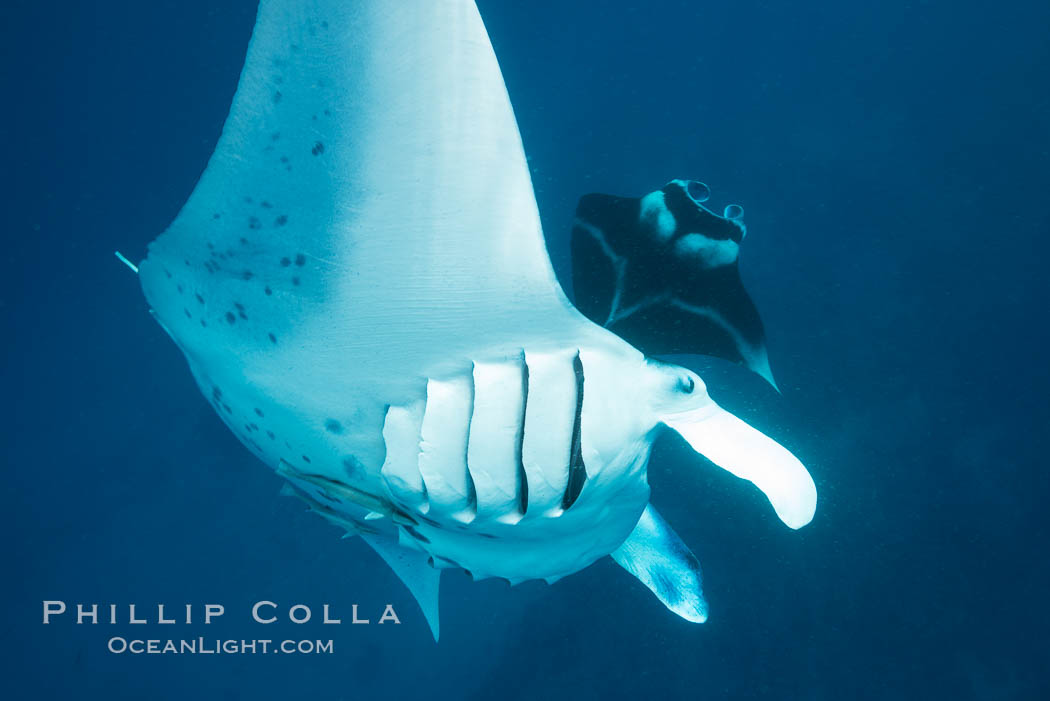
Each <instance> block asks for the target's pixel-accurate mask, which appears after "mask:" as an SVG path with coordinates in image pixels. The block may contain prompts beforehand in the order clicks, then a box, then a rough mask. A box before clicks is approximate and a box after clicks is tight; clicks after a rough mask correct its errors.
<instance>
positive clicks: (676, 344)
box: [572, 180, 776, 387]
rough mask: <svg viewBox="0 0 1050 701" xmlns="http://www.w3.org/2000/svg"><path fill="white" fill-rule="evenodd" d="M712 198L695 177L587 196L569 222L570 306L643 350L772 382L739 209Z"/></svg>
mask: <svg viewBox="0 0 1050 701" xmlns="http://www.w3.org/2000/svg"><path fill="white" fill-rule="evenodd" d="M709 196H710V191H709V190H708V188H707V186H706V185H704V184H703V183H701V182H699V181H696V180H672V181H671V182H669V183H668V184H667V185H665V186H664V187H663V188H662V189H661V190H657V191H656V192H651V193H649V194H648V195H646V196H645V197H639V198H628V197H615V196H613V195H600V194H593V195H586V196H584V197H583V198H582V199H581V200H580V203H579V205H578V206H577V209H576V221H575V222H574V224H573V230H572V266H573V288H574V290H575V292H576V296H575V302H576V306H577V307H578V308H579V310H580V311H582V312H583V313H584V314H586V315H587V318H589V319H590V320H591V321H594V322H595V323H597V324H601V325H602V326H604V327H606V328H608V329H609V330H611V331H613V332H614V333H616V334H617V335H619V336H620V337H621V338H623V339H624V340H626V341H628V342H629V343H631V345H633V346H634V347H635V348H638V349H639V350H641V351H642V352H643V353H646V354H647V355H669V354H687V353H699V354H703V355H712V356H716V357H719V358H723V359H725V360H729V361H731V362H734V363H740V364H743V365H745V366H747V367H748V368H750V369H751V370H753V371H754V372H756V373H758V374H759V375H761V376H762V377H764V378H765V379H766V380H767V381H769V383H770V384H771V385H773V386H774V387H776V382H774V380H773V373H772V371H771V370H770V368H769V356H768V354H767V351H766V341H765V331H764V330H763V327H762V320H761V319H760V318H759V316H758V310H757V309H756V308H755V304H754V302H752V301H751V297H750V296H749V295H748V294H747V290H745V289H744V283H743V281H742V280H741V279H740V269H739V267H738V264H737V257H738V255H739V252H740V244H741V242H742V241H743V239H744V236H745V235H746V233H747V229H746V228H745V227H744V223H743V216H744V211H743V209H742V208H740V207H739V206H737V205H729V206H728V207H726V208H725V212H724V215H723V216H719V215H717V214H715V213H714V212H712V211H710V210H709V209H707V208H706V207H705V206H704V205H703V203H704V202H706V201H707V199H708V197H709Z"/></svg>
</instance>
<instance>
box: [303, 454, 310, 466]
mask: <svg viewBox="0 0 1050 701" xmlns="http://www.w3.org/2000/svg"><path fill="white" fill-rule="evenodd" d="M303 462H305V463H306V464H308V465H309V464H310V458H308V457H306V456H305V455H304V456H303Z"/></svg>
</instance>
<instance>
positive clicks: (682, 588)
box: [612, 504, 707, 623]
mask: <svg viewBox="0 0 1050 701" xmlns="http://www.w3.org/2000/svg"><path fill="white" fill-rule="evenodd" d="M612 558H613V559H614V560H616V562H617V564H619V565H620V567H623V568H624V569H625V570H627V571H628V572H630V573H631V574H633V575H634V576H635V577H637V578H638V581H640V582H641V583H642V584H644V585H645V586H647V587H649V589H650V590H651V591H652V592H653V593H654V594H656V598H658V599H659V600H660V601H662V602H663V604H664V606H666V607H667V608H669V609H670V610H672V611H674V612H675V613H677V614H678V615H679V616H681V617H682V618H684V619H685V620H687V621H692V622H693V623H703V622H704V621H706V620H707V601H706V600H704V592H703V580H702V577H701V574H700V563H699V562H698V561H697V559H696V556H695V555H693V553H692V552H691V551H690V550H689V548H688V547H687V546H686V544H685V543H683V542H682V539H681V538H679V537H678V534H677V533H675V532H674V530H673V529H672V528H671V527H670V526H669V525H668V524H667V522H666V521H664V520H663V518H662V517H661V516H660V514H658V513H657V512H656V509H654V508H653V505H652V504H649V505H648V506H646V507H645V511H643V512H642V517H641V518H640V519H638V525H637V526H635V527H634V530H633V531H632V532H631V535H629V536H628V537H627V540H625V541H624V542H623V545H621V546H620V547H619V548H617V549H616V550H614V551H613V553H612Z"/></svg>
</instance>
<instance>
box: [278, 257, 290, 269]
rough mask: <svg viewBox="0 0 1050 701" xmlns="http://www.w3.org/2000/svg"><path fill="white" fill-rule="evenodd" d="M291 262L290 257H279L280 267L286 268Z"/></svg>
mask: <svg viewBox="0 0 1050 701" xmlns="http://www.w3.org/2000/svg"><path fill="white" fill-rule="evenodd" d="M291 264H292V260H291V258H282V259H281V267H282V268H287V267H288V266H289V265H291Z"/></svg>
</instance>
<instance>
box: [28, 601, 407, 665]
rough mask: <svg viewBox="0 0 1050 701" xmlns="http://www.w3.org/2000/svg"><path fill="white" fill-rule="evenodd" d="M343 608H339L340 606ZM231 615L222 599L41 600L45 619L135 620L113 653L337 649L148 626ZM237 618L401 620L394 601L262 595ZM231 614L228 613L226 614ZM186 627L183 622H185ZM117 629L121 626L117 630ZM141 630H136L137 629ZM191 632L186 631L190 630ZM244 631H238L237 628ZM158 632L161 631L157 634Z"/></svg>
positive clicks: (329, 622) (201, 622) (262, 622)
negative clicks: (291, 599) (313, 601)
mask: <svg viewBox="0 0 1050 701" xmlns="http://www.w3.org/2000/svg"><path fill="white" fill-rule="evenodd" d="M340 609H341V611H340ZM226 615H227V610H226V606H224V605H223V604H176V605H170V604H156V605H136V604H96V603H87V604H85V603H71V604H67V603H66V602H65V601H61V600H50V601H48V600H45V601H43V602H42V622H43V624H44V625H46V626H51V625H55V624H59V625H61V624H65V625H74V626H92V627H93V626H133V627H135V628H139V627H140V626H141V627H142V628H140V630H142V634H140V635H135V634H134V633H133V634H131V635H128V634H127V633H126V632H124V631H120V633H121V634H120V635H112V634H111V637H109V639H108V640H107V642H106V649H107V650H108V651H109V652H111V653H113V654H115V655H164V654H169V655H259V654H262V655H265V654H285V655H330V654H332V653H333V652H334V651H335V643H334V641H333V640H332V639H326V638H323V637H317V638H306V637H303V638H301V639H288V640H280V639H273V638H243V639H236V638H219V637H216V636H214V635H213V636H207V635H201V636H194V637H191V635H192V634H191V635H185V636H184V637H183V636H180V635H177V634H176V635H174V636H170V637H169V636H168V635H164V634H163V633H161V634H160V635H157V633H156V632H154V631H150V633H152V635H150V634H149V633H146V632H145V628H146V627H153V626H158V627H161V628H163V629H166V630H165V632H168V631H171V630H172V628H184V627H188V626H211V625H212V624H214V623H217V622H219V621H221V620H223V619H224V617H225V616H226ZM234 617H235V619H236V620H237V621H241V622H243V623H244V624H245V625H250V626H252V627H256V626H259V627H266V626H270V625H272V624H274V623H278V622H284V623H293V624H295V625H296V626H304V627H311V626H318V627H320V628H323V629H325V632H328V631H329V630H332V629H331V628H330V626H343V625H350V626H353V627H355V628H357V627H358V626H372V625H384V624H393V625H395V626H396V625H400V623H401V620H400V619H399V618H398V615H397V612H396V611H394V607H393V606H392V605H390V604H386V605H378V606H363V605H360V604H350V605H349V606H342V607H336V606H334V605H332V604H321V605H314V606H309V605H307V604H298V603H297V604H291V605H281V604H278V603H276V602H273V601H267V600H260V601H256V602H255V603H254V604H252V605H251V606H246V607H244V608H243V609H242V608H240V607H237V610H236V611H235V612H234ZM227 620H228V619H227ZM184 629H185V628H184ZM113 632H114V633H115V632H117V631H113ZM136 632H138V631H136ZM187 632H188V631H187ZM238 632H240V631H238ZM153 636H157V637H153Z"/></svg>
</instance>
